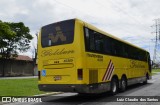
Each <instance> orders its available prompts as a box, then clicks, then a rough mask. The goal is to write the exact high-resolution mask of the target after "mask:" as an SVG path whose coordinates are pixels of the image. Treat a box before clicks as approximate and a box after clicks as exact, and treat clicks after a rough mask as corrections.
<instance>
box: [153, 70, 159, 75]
mask: <svg viewBox="0 0 160 105" xmlns="http://www.w3.org/2000/svg"><path fill="white" fill-rule="evenodd" d="M158 72H160V69H152V75H156V74H157V73H158Z"/></svg>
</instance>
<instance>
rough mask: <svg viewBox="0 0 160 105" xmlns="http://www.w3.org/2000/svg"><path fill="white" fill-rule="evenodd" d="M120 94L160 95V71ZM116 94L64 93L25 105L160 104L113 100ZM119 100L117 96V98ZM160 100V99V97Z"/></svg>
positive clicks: (25, 104) (157, 104)
mask: <svg viewBox="0 0 160 105" xmlns="http://www.w3.org/2000/svg"><path fill="white" fill-rule="evenodd" d="M116 96H117V97H118V96H125V97H126V96H133V97H129V98H132V99H133V98H135V97H136V96H140V97H142V96H160V73H159V74H158V75H155V76H153V78H152V80H149V83H148V84H146V85H143V84H136V85H133V86H130V87H129V88H128V90H127V91H125V92H123V93H119V94H117V95H116ZM114 100H115V96H111V95H108V93H104V94H99V95H95V96H84V95H78V94H76V93H64V94H58V95H54V96H47V97H42V101H45V102H42V103H23V104H24V105H160V102H113V101H114ZM116 100H117V98H116ZM159 101H160V99H159ZM6 105H22V103H10V104H6Z"/></svg>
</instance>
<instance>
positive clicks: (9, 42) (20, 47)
mask: <svg viewBox="0 0 160 105" xmlns="http://www.w3.org/2000/svg"><path fill="white" fill-rule="evenodd" d="M29 32H30V30H29V28H28V27H26V26H25V25H24V23H23V22H19V23H10V22H2V21H0V55H1V58H3V59H10V58H11V56H12V58H13V57H15V56H16V55H17V54H18V52H26V51H27V50H28V49H29V48H30V44H29V43H30V41H31V40H32V39H33V37H32V35H31V34H30V33H29ZM3 65H5V60H4V63H3ZM3 69H4V66H3ZM3 72H4V71H3Z"/></svg>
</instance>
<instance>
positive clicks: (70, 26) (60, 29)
mask: <svg viewBox="0 0 160 105" xmlns="http://www.w3.org/2000/svg"><path fill="white" fill-rule="evenodd" d="M74 24H75V20H74V19H72V20H67V21H61V22H57V23H53V24H49V25H46V26H44V27H42V31H41V44H42V47H49V46H56V45H62V44H69V43H72V42H73V39H74Z"/></svg>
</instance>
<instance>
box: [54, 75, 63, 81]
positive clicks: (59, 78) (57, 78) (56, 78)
mask: <svg viewBox="0 0 160 105" xmlns="http://www.w3.org/2000/svg"><path fill="white" fill-rule="evenodd" d="M53 79H54V80H55V81H57V80H61V79H62V77H61V76H60V75H56V76H54V77H53Z"/></svg>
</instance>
